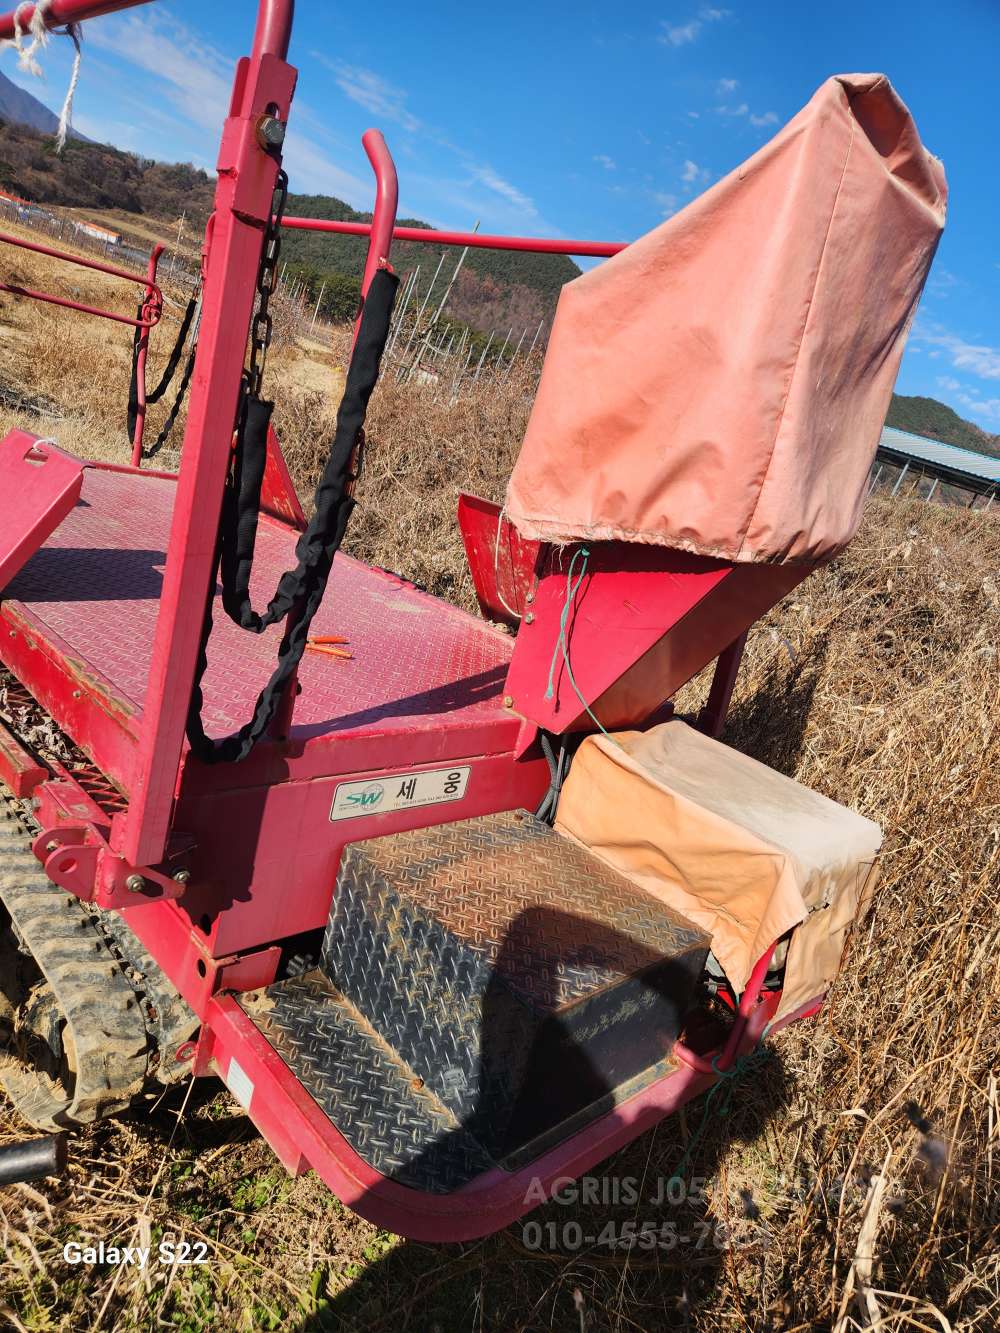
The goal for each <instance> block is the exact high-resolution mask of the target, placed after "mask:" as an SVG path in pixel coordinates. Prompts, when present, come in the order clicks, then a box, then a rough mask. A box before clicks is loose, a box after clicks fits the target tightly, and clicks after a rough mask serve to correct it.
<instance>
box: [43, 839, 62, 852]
mask: <svg viewBox="0 0 1000 1333" xmlns="http://www.w3.org/2000/svg"><path fill="white" fill-rule="evenodd" d="M58 847H59V844H58V843H57V842H53V841H49V842H47V843H46V844H45V850H46V851H47V852H54V851H56V850H57V849H58Z"/></svg>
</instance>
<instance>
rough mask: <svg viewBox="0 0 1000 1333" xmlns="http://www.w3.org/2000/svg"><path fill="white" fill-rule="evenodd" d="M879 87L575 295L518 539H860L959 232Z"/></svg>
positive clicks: (829, 115)
mask: <svg viewBox="0 0 1000 1333" xmlns="http://www.w3.org/2000/svg"><path fill="white" fill-rule="evenodd" d="M946 195H947V188H946V184H945V176H944V169H943V167H942V165H941V163H940V162H939V161H938V160H937V159H936V158H934V157H932V156H931V155H930V153H928V152H927V150H926V149H925V148H924V147H923V145H922V144H921V142H920V137H919V135H918V134H917V129H916V126H915V125H914V123H913V120H912V118H911V116H910V114H909V112H908V111H907V109H906V107H905V106H904V105H903V103H902V102H901V101H900V100H899V98H898V97H897V95H896V93H895V92H894V90H893V88H892V85H891V84H890V83H889V81H888V79H886V77H885V76H884V75H882V74H842V75H839V76H838V77H837V78H832V79H829V80H828V81H827V82H826V83H825V84H823V86H822V87H821V88H820V89H819V91H818V92H817V93H816V95H815V96H814V97H813V99H812V101H810V102H809V104H808V105H807V106H806V107H805V108H804V109H803V110H802V111H800V112H799V114H798V115H797V116H796V117H795V118H794V120H792V121H790V122H789V124H788V125H786V126H785V127H784V129H783V130H781V131H780V132H779V133H778V134H777V135H776V136H775V137H774V138H773V139H772V140H771V141H770V143H768V144H766V145H765V146H764V147H763V148H761V149H760V151H759V152H757V153H755V154H754V155H753V157H751V158H749V159H748V160H747V161H746V162H745V163H744V164H743V165H742V166H741V167H739V168H737V169H736V170H735V171H733V172H731V173H730V174H729V175H728V176H726V177H725V179H723V180H721V181H719V183H718V184H717V185H714V186H713V187H712V188H711V189H710V190H708V191H706V192H705V194H703V195H702V196H701V197H700V198H698V199H695V200H694V202H693V203H691V204H689V205H688V207H687V208H685V209H684V210H683V211H682V212H680V213H678V214H677V215H676V216H675V217H672V218H670V219H669V221H667V222H665V223H663V225H662V226H660V227H657V228H656V230H655V231H652V232H650V233H649V234H648V235H647V236H644V237H642V238H641V239H640V240H638V241H636V242H635V244H633V245H630V246H629V247H628V248H627V249H626V250H623V251H622V252H621V253H620V254H618V255H616V256H615V257H614V258H613V259H610V260H608V262H607V263H605V264H603V265H601V266H600V267H599V268H595V269H594V270H592V271H591V272H589V273H586V274H584V275H583V276H582V277H580V278H577V279H576V280H575V281H573V282H571V283H569V284H568V285H567V286H566V287H564V288H563V292H562V295H561V297H560V300H559V308H558V311H557V313H556V318H555V323H554V326H553V329H552V336H551V339H550V341H549V348H548V352H547V354H546V358H545V367H544V370H543V372H542V378H541V383H540V385H539V389H538V395H537V398H536V400H535V405H534V410H533V411H532V414H531V420H530V421H529V423H528V429H527V432H526V434H525V437H524V443H523V445H522V448H521V454H520V457H519V458H518V461H517V464H516V466H515V468H514V471H513V475H512V476H511V480H510V485H509V488H508V492H507V513H508V514H509V516H510V518H511V519H512V520H513V522H514V523H515V525H516V526H517V528H518V530H519V531H520V532H521V533H522V535H523V536H525V537H529V538H538V539H541V540H544V541H553V542H563V541H571V540H578V539H582V540H604V539H620V540H623V541H632V542H650V543H654V544H656V545H660V546H670V547H675V548H678V549H680V550H685V551H693V552H697V553H699V554H702V555H708V556H718V557H721V558H723V559H726V560H740V561H754V560H761V561H775V560H776V561H804V560H823V559H828V558H830V557H832V556H833V555H835V554H836V553H837V552H838V551H839V550H841V549H842V548H843V547H844V546H845V545H846V544H847V543H848V542H849V541H850V539H851V537H852V536H853V535H854V532H855V530H856V528H857V525H858V521H859V519H860V515H861V506H862V502H863V499H864V492H865V483H866V479H867V476H868V471H869V468H870V465H871V461H872V458H873V456H874V453H875V448H876V445H877V443H878V439H879V435H880V432H881V428H882V424H883V422H884V420H885V414H886V411H887V410H888V407H889V399H890V395H891V392H892V386H893V383H894V382H895V378H896V371H897V369H898V367H899V361H900V357H901V356H902V352H903V344H904V342H905V340H906V334H907V331H908V329H909V325H910V321H911V319H912V317H913V315H914V312H915V310H916V305H917V300H918V298H919V296H920V292H921V290H922V288H923V285H924V280H925V279H926V277H927V273H928V270H929V268H930V264H931V259H932V258H933V255H934V250H935V247H936V246H937V242H938V239H939V237H940V234H941V229H942V227H943V226H944V217H945V201H946Z"/></svg>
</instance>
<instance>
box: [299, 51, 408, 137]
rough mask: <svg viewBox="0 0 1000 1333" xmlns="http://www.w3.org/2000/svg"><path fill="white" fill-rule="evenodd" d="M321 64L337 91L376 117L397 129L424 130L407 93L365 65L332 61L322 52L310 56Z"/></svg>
mask: <svg viewBox="0 0 1000 1333" xmlns="http://www.w3.org/2000/svg"><path fill="white" fill-rule="evenodd" d="M310 54H311V55H312V56H313V57H314V59H316V60H318V61H319V62H320V64H322V65H325V66H326V67H327V69H329V70H330V71H331V72H332V73H333V77H334V79H335V80H336V83H337V87H338V88H339V89H340V91H341V92H342V93H343V94H344V96H345V97H349V98H350V99H351V101H352V102H357V104H358V106H363V107H364V109H365V110H366V111H370V112H371V113H372V115H373V116H379V117H381V119H383V120H391V121H392V122H393V124H394V125H399V126H400V127H401V128H402V129H404V130H407V131H409V132H410V133H411V134H412V133H415V132H416V131H417V130H419V129H420V128H421V122H420V121H419V120H418V119H417V117H416V116H414V115H413V114H412V112H410V111H409V110H408V109H407V106H406V98H407V93H406V92H405V90H404V89H402V88H397V87H396V85H395V84H393V83H390V82H389V81H388V79H383V78H382V76H381V75H380V74H376V73H375V71H374V70H371V69H365V68H364V66H362V65H348V64H346V63H345V62H344V61H343V60H330V59H329V58H328V57H327V56H325V55H323V54H322V53H321V52H320V51H313V52H311V53H310Z"/></svg>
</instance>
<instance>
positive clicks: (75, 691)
mask: <svg viewBox="0 0 1000 1333" xmlns="http://www.w3.org/2000/svg"><path fill="white" fill-rule="evenodd" d="M80 697H81V691H80V690H74V691H73V698H74V699H79V698H80Z"/></svg>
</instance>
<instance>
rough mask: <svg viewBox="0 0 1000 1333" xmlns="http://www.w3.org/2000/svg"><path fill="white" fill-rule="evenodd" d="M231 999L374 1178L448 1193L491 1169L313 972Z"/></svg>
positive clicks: (393, 1056)
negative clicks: (378, 1174)
mask: <svg viewBox="0 0 1000 1333" xmlns="http://www.w3.org/2000/svg"><path fill="white" fill-rule="evenodd" d="M237 999H238V1000H239V1003H240V1004H241V1005H242V1007H243V1009H244V1011H245V1012H246V1014H247V1015H248V1017H249V1018H251V1019H252V1020H253V1022H254V1023H255V1024H256V1025H257V1027H258V1028H259V1029H260V1031H261V1032H262V1033H263V1035H264V1036H265V1037H266V1038H267V1040H268V1041H269V1042H270V1043H271V1045H272V1046H273V1047H274V1049H275V1050H276V1051H277V1053H278V1054H279V1055H280V1056H281V1058H282V1059H283V1060H284V1062H285V1064H286V1065H287V1066H288V1067H289V1069H290V1070H291V1071H292V1072H293V1073H294V1074H295V1076H296V1078H297V1079H298V1080H299V1082H300V1083H301V1084H302V1086H303V1087H304V1088H305V1090H306V1091H307V1092H308V1093H309V1095H310V1096H311V1097H312V1098H313V1100H314V1101H315V1102H316V1103H317V1104H318V1105H319V1107H320V1108H321V1110H323V1111H324V1112H325V1113H326V1115H327V1116H328V1117H329V1119H330V1121H331V1123H332V1124H333V1125H335V1126H336V1128H337V1129H338V1130H339V1132H340V1133H341V1134H342V1135H343V1136H344V1138H345V1139H346V1140H347V1142H348V1143H349V1144H350V1145H351V1147H352V1148H353V1149H354V1151H355V1152H356V1153H357V1154H358V1155H359V1156H360V1157H362V1158H363V1159H364V1161H366V1162H367V1163H368V1164H369V1166H372V1167H374V1169H375V1170H376V1171H379V1172H381V1173H382V1175H384V1176H388V1177H389V1178H390V1179H391V1180H396V1181H398V1182H399V1183H400V1184H401V1185H409V1186H410V1187H411V1188H412V1189H423V1190H429V1191H431V1192H432V1193H435V1194H448V1193H450V1192H451V1191H452V1190H454V1189H457V1188H458V1187H459V1186H460V1185H464V1184H465V1183H466V1182H467V1181H469V1180H471V1179H472V1178H473V1177H474V1176H478V1175H480V1174H481V1173H482V1172H483V1171H487V1170H489V1168H490V1167H491V1166H493V1165H494V1163H493V1162H492V1161H491V1159H490V1157H489V1156H488V1154H487V1153H486V1152H484V1150H483V1148H482V1147H481V1146H480V1145H479V1144H478V1143H477V1142H476V1141H475V1139H474V1138H473V1137H472V1135H471V1134H470V1133H469V1132H468V1131H467V1130H466V1129H465V1128H464V1126H463V1125H461V1124H460V1123H459V1121H458V1120H457V1119H456V1117H455V1116H454V1114H453V1113H452V1112H451V1111H449V1110H448V1108H447V1107H446V1106H444V1105H442V1103H441V1102H440V1101H439V1100H438V1099H437V1098H436V1097H435V1096H434V1095H433V1094H432V1093H431V1092H430V1091H429V1090H428V1089H426V1088H424V1087H422V1086H421V1081H420V1079H419V1078H417V1077H416V1076H415V1075H414V1073H413V1071H412V1070H411V1069H409V1068H407V1066H406V1065H405V1064H404V1063H403V1062H402V1061H401V1060H400V1059H399V1057H398V1056H397V1055H396V1054H395V1052H393V1051H391V1050H389V1048H388V1047H387V1046H386V1044H385V1042H384V1041H382V1040H381V1039H380V1038H379V1036H378V1034H377V1033H375V1032H374V1031H373V1030H372V1028H371V1026H370V1025H369V1024H368V1023H366V1022H365V1020H364V1019H363V1018H362V1017H361V1015H360V1014H359V1013H358V1011H357V1010H356V1009H355V1008H354V1006H353V1005H351V1004H350V1003H348V1001H347V1000H345V999H344V997H343V996H342V995H340V994H339V993H338V992H337V991H336V990H335V989H334V987H333V986H332V985H331V984H330V980H329V978H328V977H327V976H325V975H324V974H323V973H322V972H319V971H314V972H307V973H306V974H305V976H301V977H291V978H289V980H287V981H279V982H277V983H276V984H275V985H273V986H269V987H268V988H267V990H266V991H257V992H250V993H248V994H246V995H240V996H237Z"/></svg>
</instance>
